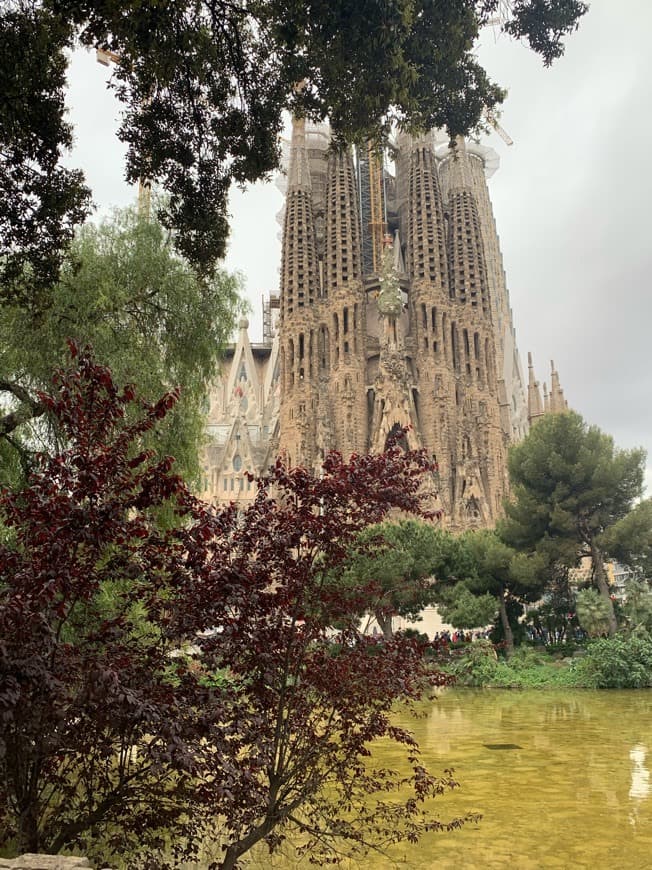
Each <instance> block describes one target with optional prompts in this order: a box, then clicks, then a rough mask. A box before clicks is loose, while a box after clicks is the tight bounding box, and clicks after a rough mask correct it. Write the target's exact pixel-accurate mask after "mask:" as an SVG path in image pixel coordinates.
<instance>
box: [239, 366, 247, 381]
mask: <svg viewBox="0 0 652 870" xmlns="http://www.w3.org/2000/svg"><path fill="white" fill-rule="evenodd" d="M238 380H240V381H246V380H247V369H246V368H245V364H244V363H242V365H241V366H240V374H239V375H238Z"/></svg>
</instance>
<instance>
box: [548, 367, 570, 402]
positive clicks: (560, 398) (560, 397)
mask: <svg viewBox="0 0 652 870" xmlns="http://www.w3.org/2000/svg"><path fill="white" fill-rule="evenodd" d="M567 409H568V402H567V401H566V399H565V398H564V391H563V390H562V388H561V386H560V384H559V372H558V371H557V369H556V368H555V362H554V360H550V410H551V412H552V413H553V414H560V413H561V412H562V411H566V410H567Z"/></svg>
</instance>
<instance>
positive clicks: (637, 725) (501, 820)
mask: <svg viewBox="0 0 652 870" xmlns="http://www.w3.org/2000/svg"><path fill="white" fill-rule="evenodd" d="M651 714H652V691H644V690H643V691H602V692H593V691H578V690H576V691H573V692H566V691H564V692H562V691H550V692H543V691H538V692H515V691H497V690H484V691H482V690H459V689H456V690H450V691H446V692H444V693H442V694H441V695H440V697H439V699H438V700H436V701H434V702H433V703H432V704H431V705H430V706H429V707H426V709H425V715H424V716H423V718H420V719H413V718H411V717H407V716H406V717H401V724H403V725H406V726H408V727H409V728H410V729H411V730H412V731H413V732H414V734H415V736H416V737H417V739H418V741H419V743H420V745H421V749H422V754H423V758H424V761H425V762H426V764H427V766H428V767H429V768H430V769H431V770H432V771H433V772H434V773H437V772H441V771H442V770H443V768H444V767H454V768H455V778H456V779H457V780H458V782H459V783H460V785H461V788H459V789H457V790H456V791H455V792H452V793H449V794H448V795H445V796H443V797H440V798H438V799H437V800H436V801H435V804H434V805H435V806H436V807H437V814H438V817H439V818H440V819H442V820H445V819H446V818H450V817H453V816H455V815H460V814H462V813H464V812H466V811H472V812H479V813H482V815H483V818H482V821H481V822H480V823H479V825H477V826H476V825H467V826H465V827H464V828H463V829H462V830H460V831H455V832H452V833H444V834H431V835H428V836H427V837H426V838H424V839H423V840H422V841H421V842H420V843H419V844H418V845H415V846H411V845H407V846H406V845H401V846H399V847H397V848H396V849H395V850H394V851H393V852H392V855H391V859H390V858H389V857H388V858H384V857H382V856H371V857H370V858H369V859H368V860H367V861H365V862H364V866H366V865H369V866H373V867H374V868H383V870H384V868H390V867H397V866H398V867H401V868H403V867H405V868H415V870H416V868H434V867H436V868H438V870H439V868H446V870H447V868H454V867H455V868H475V867H478V868H517V870H539V868H564V870H565V868H583V867H586V868H593V870H602V868H611V867H619V866H628V867H632V868H643V867H650V866H652V783H651V781H650V767H651V766H652V715H651ZM374 756H375V758H376V759H377V760H378V761H379V762H380V763H382V764H384V765H387V766H396V765H397V764H398V755H397V757H396V761H395V760H394V759H393V757H392V748H391V747H390V746H389V745H383V746H381V747H378V750H377V751H376V752H374ZM267 866H269V867H272V866H274V867H279V868H280V867H289V866H293V867H299V866H301V867H303V866H304V863H303V862H301V863H300V864H297V862H296V860H295V861H293V862H292V861H290V862H288V859H287V858H285V859H284V858H282V857H281V856H278V857H277V858H274V859H273V860H271V861H270V859H269V857H267ZM305 866H306V867H307V866H309V865H308V864H307V862H306V864H305ZM349 866H350V867H357V866H363V864H362V863H356V864H353V863H352V864H351V865H349Z"/></svg>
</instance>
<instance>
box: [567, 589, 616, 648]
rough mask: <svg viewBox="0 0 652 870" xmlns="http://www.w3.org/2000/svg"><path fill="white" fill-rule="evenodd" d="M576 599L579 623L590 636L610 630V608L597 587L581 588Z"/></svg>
mask: <svg viewBox="0 0 652 870" xmlns="http://www.w3.org/2000/svg"><path fill="white" fill-rule="evenodd" d="M575 601H576V606H577V619H578V621H579V624H580V625H581V626H582V628H583V629H584V631H585V632H586V633H587V634H588V635H589V636H590V637H599V636H600V635H602V634H605V633H606V632H607V631H608V630H609V608H608V607H607V605H606V604H605V602H604V599H603V598H602V597H601V595H600V593H599V592H598V591H597V590H596V589H580V591H579V592H578V593H577V596H576V599H575Z"/></svg>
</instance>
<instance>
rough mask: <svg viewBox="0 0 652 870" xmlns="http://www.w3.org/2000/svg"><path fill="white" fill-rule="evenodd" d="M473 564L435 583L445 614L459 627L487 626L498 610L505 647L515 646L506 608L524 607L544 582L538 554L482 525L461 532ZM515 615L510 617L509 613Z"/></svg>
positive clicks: (449, 620) (506, 648) (510, 652)
mask: <svg viewBox="0 0 652 870" xmlns="http://www.w3.org/2000/svg"><path fill="white" fill-rule="evenodd" d="M462 545H463V546H464V547H465V548H466V549H467V551H468V554H469V558H470V561H471V566H472V569H471V570H470V571H469V572H468V574H467V576H466V577H464V578H463V579H461V580H459V581H458V582H456V583H453V584H452V585H446V584H442V585H441V587H437V600H438V602H439V609H440V612H441V614H442V616H443V618H444V619H445V620H446V621H447V622H451V623H452V624H453V625H456V626H457V627H459V628H475V627H477V626H478V625H486V624H488V623H490V622H493V620H494V619H495V618H496V615H498V617H499V620H500V626H501V629H502V634H503V637H504V639H505V651H506V654H507V655H508V656H510V655H511V654H512V653H513V651H514V630H513V626H512V620H510V613H512V614H513V613H514V612H516V613H519V612H522V606H521V605H522V603H523V602H525V601H536V600H537V599H538V598H539V597H540V596H541V592H542V589H543V584H544V579H543V578H544V576H545V572H544V571H543V562H542V560H541V559H540V558H532V557H527V556H525V555H524V554H522V553H517V552H516V551H515V550H513V549H512V548H511V547H508V546H507V545H506V544H505V543H504V542H503V541H501V540H500V538H499V537H498V535H497V534H496V533H495V532H492V531H487V530H481V531H472V532H467V533H466V534H464V535H463V536H462ZM512 619H513V616H512Z"/></svg>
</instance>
